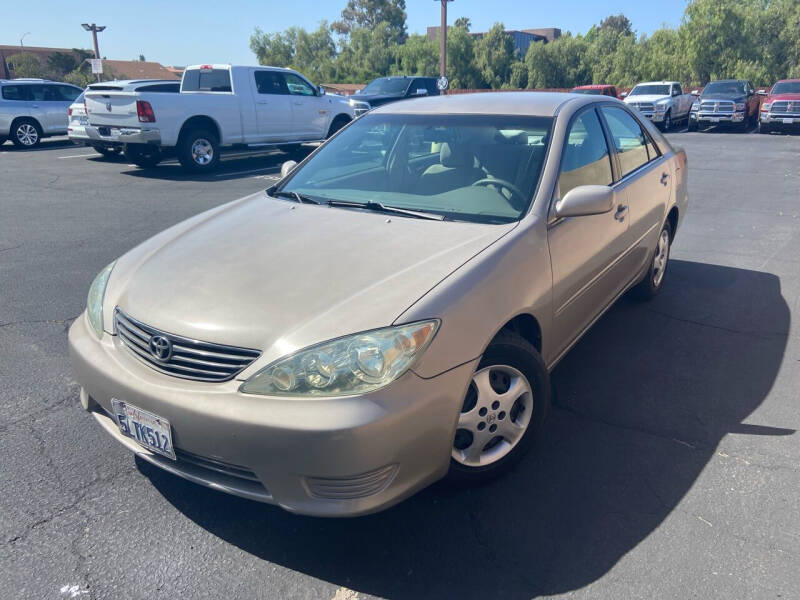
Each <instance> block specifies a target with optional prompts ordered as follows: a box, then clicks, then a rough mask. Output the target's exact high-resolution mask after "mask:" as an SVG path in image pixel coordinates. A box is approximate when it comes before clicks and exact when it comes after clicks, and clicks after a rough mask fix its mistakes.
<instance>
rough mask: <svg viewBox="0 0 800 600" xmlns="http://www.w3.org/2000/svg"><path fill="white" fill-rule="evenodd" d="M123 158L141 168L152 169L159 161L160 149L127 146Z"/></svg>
mask: <svg viewBox="0 0 800 600" xmlns="http://www.w3.org/2000/svg"><path fill="white" fill-rule="evenodd" d="M125 158H127V159H128V160H129V161H131V162H132V163H133V164H135V165H137V166H139V167H142V168H143V169H152V168H153V167H155V166H156V165H157V164H158V163H160V162H161V158H162V156H161V150H159V149H158V148H156V147H149V146H144V147H142V146H127V147H126V148H125Z"/></svg>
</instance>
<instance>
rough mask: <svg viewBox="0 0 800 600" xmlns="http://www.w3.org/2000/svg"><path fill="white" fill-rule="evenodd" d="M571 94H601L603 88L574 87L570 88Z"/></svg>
mask: <svg viewBox="0 0 800 600" xmlns="http://www.w3.org/2000/svg"><path fill="white" fill-rule="evenodd" d="M572 93H573V94H589V95H591V96H602V95H603V89H602V88H574V89H573V90H572Z"/></svg>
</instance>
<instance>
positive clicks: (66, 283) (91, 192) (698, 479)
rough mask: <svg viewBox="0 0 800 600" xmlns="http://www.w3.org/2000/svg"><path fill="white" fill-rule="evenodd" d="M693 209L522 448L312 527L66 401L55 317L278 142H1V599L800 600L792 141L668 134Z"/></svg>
mask: <svg viewBox="0 0 800 600" xmlns="http://www.w3.org/2000/svg"><path fill="white" fill-rule="evenodd" d="M669 137H670V139H671V140H672V141H673V142H674V143H677V144H680V145H682V146H684V147H685V148H686V150H687V153H688V156H689V165H690V211H689V213H688V214H687V216H686V218H685V221H684V224H683V227H682V229H681V230H679V232H678V236H677V239H676V243H675V245H674V246H673V253H672V262H671V265H670V270H669V272H668V274H667V277H668V280H667V282H666V284H665V285H666V287H665V289H664V291H663V293H662V294H661V295H660V296H659V297H658V298H657V299H656V300H655V301H654V302H652V303H650V304H645V305H642V304H638V303H635V302H633V301H631V300H629V299H627V298H623V299H622V300H621V301H620V302H619V303H618V304H617V305H616V306H615V307H614V308H613V309H612V310H611V311H609V313H607V315H606V316H605V317H604V318H603V319H602V320H601V321H600V322H598V324H597V325H596V326H595V327H594V328H593V330H592V331H590V332H589V334H588V335H587V336H586V337H585V338H584V339H583V340H582V341H581V342H580V343H579V344H578V346H576V347H575V349H573V351H572V352H571V353H570V354H569V355H568V356H567V358H566V359H565V360H564V361H563V362H562V363H561V364H560V365H559V366H558V368H557V369H556V371H555V373H554V379H555V386H556V390H557V394H558V405H557V406H556V407H554V408H553V410H552V411H551V413H550V419H549V424H548V427H547V430H546V434H545V436H544V439H543V440H542V441H541V444H540V447H539V449H538V451H537V452H536V453H534V454H531V455H530V456H529V457H527V458H526V459H525V460H524V461H523V462H522V463H521V464H520V466H519V467H518V468H517V469H516V470H515V471H513V472H512V473H511V474H509V475H508V476H506V477H504V478H503V479H500V480H498V481H495V482H493V483H492V484H490V485H487V486H484V487H481V488H477V489H471V490H454V489H451V488H448V487H445V486H443V485H435V486H433V487H432V488H430V489H428V490H425V491H423V492H422V493H420V494H418V495H417V496H415V497H413V498H411V499H409V500H407V501H405V502H404V503H402V504H400V505H398V506H396V507H395V508H393V509H390V510H389V511H386V512H384V513H381V514H377V515H372V516H369V517H364V518H360V519H346V520H322V519H312V518H304V517H297V516H293V515H290V514H288V513H285V512H283V511H281V510H280V509H278V508H275V507H270V506H265V505H262V504H257V503H253V502H249V501H246V500H241V499H238V498H233V497H229V496H226V495H223V494H220V493H217V492H214V491H211V490H207V489H205V488H201V487H198V486H195V485H193V484H191V483H187V482H185V481H182V480H180V479H177V478H175V477H172V476H169V475H167V474H164V473H162V472H160V471H158V470H157V469H155V468H154V467H150V466H149V465H147V464H145V463H140V462H138V461H135V460H134V458H133V456H132V455H131V454H130V453H129V452H128V451H127V450H125V449H124V448H123V447H121V446H120V445H119V444H118V443H117V442H115V441H114V440H112V439H111V438H110V437H109V436H108V435H107V434H105V433H104V432H103V431H102V430H101V429H100V428H99V427H97V426H96V424H95V423H94V421H93V419H92V418H91V417H90V416H89V415H88V414H87V413H85V412H84V411H83V410H82V409H81V408H80V405H79V403H78V387H77V385H76V383H75V382H74V380H73V378H72V374H71V372H70V368H69V363H68V359H67V347H66V330H67V328H68V326H69V324H70V323H71V321H72V320H73V319H74V318H76V317H77V316H78V315H79V314H80V313H81V311H82V310H83V308H84V306H85V301H86V292H87V290H88V287H89V284H90V283H91V281H92V279H93V278H94V276H95V275H96V274H97V272H98V271H99V270H100V269H101V268H102V267H103V266H105V265H106V264H107V263H109V262H110V261H111V260H112V259H114V258H115V257H117V256H119V255H120V254H122V253H124V252H125V251H126V250H128V249H130V248H131V247H133V246H134V245H136V244H137V243H139V242H140V241H142V240H144V239H146V238H148V237H150V236H151V235H153V234H155V233H156V232H158V231H160V230H162V229H164V228H166V227H168V226H170V225H172V224H174V223H177V222H179V221H181V220H183V219H185V218H187V217H189V216H191V215H194V214H196V213H198V212H200V211H203V210H206V209H208V208H211V207H214V206H217V205H219V204H221V203H224V202H227V201H229V200H233V199H236V198H239V197H241V196H243V195H245V194H248V193H251V192H255V191H258V190H260V189H263V188H265V187H267V186H268V185H269V184H270V181H273V180H274V179H275V174H276V173H277V172H278V171H279V166H280V163H281V161H282V160H283V158H284V157H283V155H281V154H280V153H273V154H269V153H266V154H262V155H259V156H255V157H229V158H228V160H226V161H225V162H224V163H223V166H222V168H221V170H220V171H219V172H218V173H216V174H214V175H204V176H192V175H187V174H184V173H183V172H181V171H180V169H179V167H178V166H177V163H165V164H164V165H162V166H161V167H159V168H157V169H155V170H150V171H144V170H141V169H138V168H136V167H133V166H131V165H129V164H127V161H125V160H124V158H119V159H117V160H112V161H107V160H102V159H101V158H100V156H99V155H97V154H95V153H94V152H93V151H91V150H89V149H85V148H78V147H74V146H71V145H69V144H67V143H66V142H65V141H63V140H52V141H51V140H46V141H45V142H44V143H43V144H42V147H41V148H40V149H37V150H34V151H18V150H16V149H14V148H13V147H12V146H11V145H10V144H6V145H3V146H2V147H0V358H1V359H2V360H0V384H1V385H0V490H2V494H0V565H2V568H1V569H0V589H2V590H3V593H2V595H3V597H4V598H25V599H33V598H35V599H45V598H82V599H88V598H98V599H106V598H109V599H111V598H156V597H164V598H175V597H185V598H270V599H272V598H314V599H316V598H324V599H333V598H336V599H337V600H344V599H349V600H353V599H354V598H367V597H372V596H378V597H389V598H414V599H419V598H494V597H502V598H530V597H537V596H545V597H551V596H569V597H575V598H726V599H728V598H759V599H761V598H791V597H798V596H799V595H800V568H798V565H800V494H798V490H799V489H800V434H799V433H798V432H797V430H798V429H800V410H798V408H799V407H800V326H798V319H800V160H799V159H800V136H786V135H780V136H776V135H771V136H764V135H758V134H755V133H750V134H737V133H732V132H725V131H711V132H708V133H687V132H678V133H674V134H670V135H669Z"/></svg>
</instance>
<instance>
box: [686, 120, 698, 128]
mask: <svg viewBox="0 0 800 600" xmlns="http://www.w3.org/2000/svg"><path fill="white" fill-rule="evenodd" d="M686 130H687V131H697V121H694V120H692V119H689V122H688V123H687V124H686Z"/></svg>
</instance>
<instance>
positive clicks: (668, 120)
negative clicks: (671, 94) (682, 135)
mask: <svg viewBox="0 0 800 600" xmlns="http://www.w3.org/2000/svg"><path fill="white" fill-rule="evenodd" d="M661 128H662V131H664V132H667V131H669V130H670V129H672V111H671V110H668V111H667V114H665V115H664V123H663V124H662V125H661Z"/></svg>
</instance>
